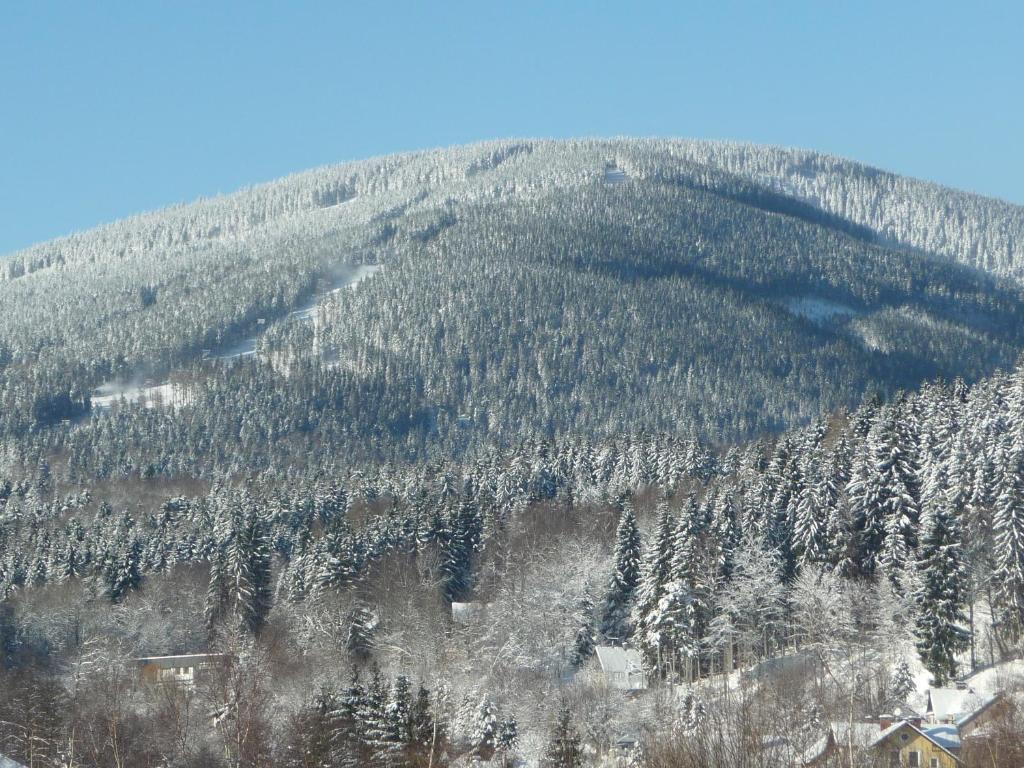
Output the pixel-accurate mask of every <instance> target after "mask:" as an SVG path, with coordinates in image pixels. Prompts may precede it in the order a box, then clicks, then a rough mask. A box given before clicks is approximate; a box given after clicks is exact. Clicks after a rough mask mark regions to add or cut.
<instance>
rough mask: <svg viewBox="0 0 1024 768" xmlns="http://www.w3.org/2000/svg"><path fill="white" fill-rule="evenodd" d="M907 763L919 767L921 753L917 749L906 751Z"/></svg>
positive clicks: (911, 767) (915, 767) (912, 766)
mask: <svg viewBox="0 0 1024 768" xmlns="http://www.w3.org/2000/svg"><path fill="white" fill-rule="evenodd" d="M907 765H909V766H910V768H921V753H920V752H917V751H911V752H908V753H907Z"/></svg>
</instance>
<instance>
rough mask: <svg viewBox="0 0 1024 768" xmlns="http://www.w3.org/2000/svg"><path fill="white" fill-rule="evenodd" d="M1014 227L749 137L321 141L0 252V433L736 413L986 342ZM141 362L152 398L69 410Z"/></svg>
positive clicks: (118, 449)
mask: <svg viewBox="0 0 1024 768" xmlns="http://www.w3.org/2000/svg"><path fill="white" fill-rule="evenodd" d="M1022 232H1024V212H1022V209H1020V208H1019V207H1015V206H1010V205H1007V204H1003V203H1000V202H998V201H993V200H986V199H984V198H979V197H976V196H972V195H966V194H962V193H958V192H954V191H952V190H946V189H942V188H939V187H936V186H934V185H930V184H926V183H923V182H916V181H912V180H908V179H903V178H900V177H895V176H892V175H890V174H885V173H882V172H879V171H875V170H873V169H869V168H866V167H864V166H860V165H857V164H855V163H849V162H846V161H841V160H837V159H835V158H828V157H824V156H820V155H814V154H812V153H805V152H795V151H788V150H776V149H771V148H762V147H748V146H739V145H724V144H712V143H705V142H686V141H655V140H642V141H631V140H610V141H571V142H545V141H521V142H493V143H488V144H481V145H474V146H469V147H463V148H456V149H449V150H439V151H433V152H423V153H416V154H410V155H402V156H394V157H386V158H380V159H375V160H368V161H363V162H358V163H351V164H345V165H341V166H336V167H332V168H325V169H320V170H317V171H311V172H309V173H305V174H299V175H296V176H293V177H289V178H286V179H283V180H281V181H279V182H274V183H272V184H268V185H264V186H261V187H256V188H253V189H249V190H244V191H242V192H239V193H237V194H235V195H231V196H226V197H222V198H217V199H214V200H206V201H200V202H198V203H195V204H193V205H189V206H181V207H178V208H173V209H169V210H166V211H161V212H158V213H154V214H148V215H144V216H139V217H135V218H132V219H128V220H126V221H123V222H119V223H116V224H112V225H108V226H106V227H101V228H99V229H97V230H94V231H92V232H88V233H84V234H82V235H76V236H73V237H69V238H64V239H61V240H57V241H53V242H51V243H46V244H43V245H40V246H36V247H34V248H31V249H29V250H27V251H24V252H22V253H19V254H14V255H13V256H12V257H10V258H8V259H7V260H5V261H4V262H3V264H2V270H0V274H3V278H2V279H0V316H2V317H4V318H5V322H4V323H3V324H2V325H0V430H2V433H3V434H4V435H5V436H7V437H17V438H18V442H17V446H16V448H15V452H16V453H17V454H18V455H19V457H20V458H21V459H22V460H28V461H30V462H32V461H34V460H35V459H36V458H38V457H39V456H42V455H44V454H46V453H48V452H52V450H53V448H54V447H55V446H56V447H57V448H58V450H59V451H60V452H61V454H62V455H64V456H66V457H67V465H68V467H69V469H70V471H71V473H72V474H73V475H75V476H77V477H79V478H85V477H89V476H105V475H111V474H115V475H116V474H123V473H135V472H143V473H148V474H152V473H157V474H181V473H198V474H207V473H210V472H213V471H215V470H241V469H246V470H252V469H255V468H259V467H267V466H275V465H277V466H285V465H287V464H288V463H289V462H292V461H295V460H296V459H299V460H301V461H302V462H308V461H312V462H314V463H320V462H323V461H332V460H334V458H335V457H337V456H338V455H345V456H348V457H351V456H357V455H363V456H371V457H375V458H387V457H394V456H406V457H409V456H421V455H424V454H429V453H431V452H433V451H435V450H443V451H445V452H450V451H454V452H461V451H463V450H465V449H466V448H467V447H469V446H473V445H476V444H480V443H482V442H490V441H493V440H498V441H500V442H506V443H508V442H513V441H516V440H518V439H521V437H522V436H523V435H524V434H529V433H534V434H540V435H548V436H555V435H566V434H585V435H589V436H607V435H615V434H618V433H620V432H622V431H624V430H629V431H666V432H670V433H677V434H679V433H682V434H690V433H695V434H699V435H701V436H703V437H705V438H710V439H722V438H736V437H742V436H748V435H751V434H756V433H758V432H760V431H764V430H777V429H780V428H782V427H784V426H786V425H789V424H796V423H803V422H806V421H808V420H809V419H811V418H813V417H814V416H816V415H817V414H819V413H820V412H821V411H822V410H823V409H827V408H832V407H835V406H837V405H841V404H844V403H848V402H851V401H855V400H857V399H859V398H860V397H861V396H862V395H863V393H864V392H866V391H869V390H874V389H881V390H893V389H896V388H900V387H908V386H912V385H914V384H916V383H917V382H919V381H921V380H922V379H925V378H929V377H932V376H935V375H944V376H956V375H962V376H965V377H968V378H976V377H978V376H980V375H982V374H984V373H986V372H988V371H990V370H991V369H993V368H994V367H996V366H1003V365H1006V364H1008V363H1010V362H1012V361H1013V360H1014V359H1015V357H1016V356H1017V355H1018V354H1019V353H1020V351H1021V349H1022V348H1024V332H1022V330H1021V329H1022V328H1024V323H1022V322H1021V320H1022V319H1024V318H1022V313H1024V291H1022V288H1021V286H1020V283H1019V278H1020V277H1021V276H1022V275H1024V253H1022V246H1021V243H1024V240H1022V238H1021V233H1022ZM360 265H364V266H365V265H372V266H374V267H380V269H379V270H377V271H375V272H374V274H373V275H372V276H371V277H368V278H367V279H365V280H363V281H361V282H360V283H359V285H358V286H357V287H354V289H352V290H332V289H338V288H339V287H340V286H341V285H343V284H344V283H345V280H346V275H349V274H350V273H351V270H352V269H353V268H354V267H357V266H360ZM296 310H305V311H299V312H296ZM239 349H254V350H256V351H258V354H255V355H249V356H246V357H244V358H242V362H240V363H239V362H237V360H238V359H237V358H235V362H234V363H229V362H225V361H223V360H216V358H217V357H218V356H220V355H223V354H225V353H228V352H231V351H237V350H239ZM205 358H212V359H205ZM147 379H148V380H150V381H151V382H152V384H154V385H161V384H163V385H165V386H164V387H163V388H162V389H160V390H159V391H160V393H161V394H162V395H163V397H162V398H161V397H147V396H146V395H145V394H142V395H134V396H133V398H134V399H138V400H142V401H144V402H140V403H137V404H136V405H135V406H132V405H130V404H125V405H124V406H122V407H120V408H117V407H115V408H110V407H107V406H109V405H111V402H110V398H109V397H107V398H106V399H103V400H99V399H98V400H97V404H99V403H102V404H103V405H104V406H105V407H103V408H99V407H96V408H94V407H92V402H91V399H90V396H91V395H92V394H96V390H97V388H99V387H101V386H102V387H104V389H102V390H101V392H102V393H103V394H104V395H108V394H109V393H110V392H116V391H120V390H121V388H124V389H126V390H129V391H132V392H136V393H137V392H138V386H137V385H138V384H139V383H140V382H143V383H144V382H145V381H146V380H147ZM130 385H136V386H130ZM168 393H171V394H170V395H168ZM161 400H162V402H161ZM143 405H150V406H152V405H160V406H161V407H159V408H145V407H143ZM62 419H66V420H68V423H61V421H62Z"/></svg>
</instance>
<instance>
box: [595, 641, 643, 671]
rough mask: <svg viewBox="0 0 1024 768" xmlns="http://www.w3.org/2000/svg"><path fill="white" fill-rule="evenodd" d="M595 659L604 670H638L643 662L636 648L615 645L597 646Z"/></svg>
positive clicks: (641, 668)
mask: <svg viewBox="0 0 1024 768" xmlns="http://www.w3.org/2000/svg"><path fill="white" fill-rule="evenodd" d="M596 650H597V661H598V663H599V664H600V665H601V669H602V670H604V671H605V672H624V673H626V674H629V673H630V672H640V671H642V670H643V662H642V660H641V658H640V652H639V651H638V650H637V649H636V648H620V647H618V646H615V645H599V646H597V649H596Z"/></svg>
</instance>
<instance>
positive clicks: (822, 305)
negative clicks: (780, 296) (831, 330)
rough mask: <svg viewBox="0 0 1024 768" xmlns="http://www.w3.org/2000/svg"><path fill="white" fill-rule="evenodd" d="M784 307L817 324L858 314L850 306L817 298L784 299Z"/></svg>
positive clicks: (798, 297)
mask: <svg viewBox="0 0 1024 768" xmlns="http://www.w3.org/2000/svg"><path fill="white" fill-rule="evenodd" d="M785 307H786V309H787V310H789V312H790V313H791V314H794V315H796V316H798V317H802V318H804V319H806V320H810V321H811V322H812V323H818V324H823V323H827V322H829V321H830V320H832V319H833V318H836V317H855V316H857V315H859V314H860V311H859V310H856V309H854V308H853V307H851V306H848V305H846V304H840V303H839V302H837V301H829V300H828V299H822V298H819V297H817V296H797V297H794V298H791V299H786V301H785Z"/></svg>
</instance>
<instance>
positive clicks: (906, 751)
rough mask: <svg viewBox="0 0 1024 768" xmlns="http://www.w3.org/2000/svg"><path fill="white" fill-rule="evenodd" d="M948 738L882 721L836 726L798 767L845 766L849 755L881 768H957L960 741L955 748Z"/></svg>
mask: <svg viewBox="0 0 1024 768" xmlns="http://www.w3.org/2000/svg"><path fill="white" fill-rule="evenodd" d="M954 731H955V729H954ZM947 735H948V734H945V733H932V730H931V729H928V728H925V727H923V726H922V725H920V724H919V723H914V722H911V721H909V720H899V721H896V722H893V721H892V720H890V719H887V718H885V717H882V718H879V720H878V722H854V723H844V722H835V723H831V724H830V726H829V728H828V729H827V731H826V733H825V735H824V736H823V737H822V738H820V739H819V740H818V741H817V742H816V743H815V744H814V745H813V746H811V748H810V749H808V750H807V752H805V753H804V754H803V756H802V757H801V759H800V760H799V761H798V764H799V765H800V766H802V768H819V767H820V766H826V765H832V764H834V763H836V762H839V763H845V762H846V761H847V760H848V759H849V756H850V753H851V751H852V752H853V754H854V757H855V758H856V759H863V758H865V757H867V756H873V758H874V759H875V760H876V761H877V760H880V761H882V764H885V763H888V764H889V765H894V766H907V768H958V766H959V765H960V758H959V757H958V756H957V754H956V750H957V749H958V748H959V741H957V742H956V745H955V747H954V745H953V744H951V743H950V742H949V741H947V739H946V738H945V737H946V736H947ZM951 747H952V748H951Z"/></svg>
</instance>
